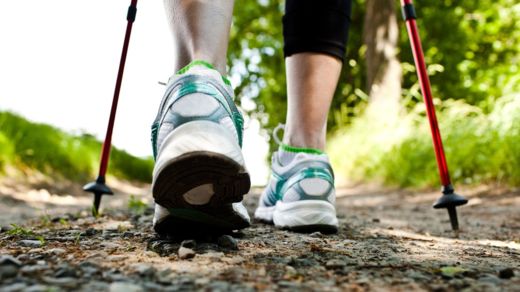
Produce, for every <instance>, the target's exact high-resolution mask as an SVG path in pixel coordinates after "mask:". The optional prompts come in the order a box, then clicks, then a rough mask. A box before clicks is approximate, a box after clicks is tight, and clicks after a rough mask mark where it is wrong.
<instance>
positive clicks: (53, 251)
mask: <svg viewBox="0 0 520 292" xmlns="http://www.w3.org/2000/svg"><path fill="white" fill-rule="evenodd" d="M48 252H49V253H51V254H54V255H60V254H64V253H65V250H64V249H63V248H58V247H57V248H53V249H49V250H48Z"/></svg>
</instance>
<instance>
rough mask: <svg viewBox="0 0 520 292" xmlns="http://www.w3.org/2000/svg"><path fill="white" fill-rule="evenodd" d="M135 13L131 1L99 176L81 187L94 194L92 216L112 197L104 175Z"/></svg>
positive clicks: (134, 2)
mask: <svg viewBox="0 0 520 292" xmlns="http://www.w3.org/2000/svg"><path fill="white" fill-rule="evenodd" d="M136 13H137V0H131V3H130V6H129V7H128V13H127V15H126V20H127V21H128V23H127V26H126V33H125V40H124V43H123V51H122V53H121V60H120V62H119V70H118V72H117V80H116V87H115V90H114V97H113V100H112V108H111V109H110V117H109V119H108V126H107V132H106V136H105V141H104V142H103V147H102V149H101V162H100V164H99V174H98V177H97V179H96V180H95V181H94V182H91V183H88V184H86V185H85V186H84V187H83V190H84V191H87V192H91V193H94V205H93V206H92V215H94V216H97V215H98V214H99V205H100V204H101V197H102V196H103V195H113V194H114V192H112V190H111V189H110V188H109V187H108V186H107V185H106V184H105V174H106V172H107V167H108V159H109V157H110V148H111V146H112V131H113V129H114V120H115V118H116V111H117V102H118V100H119V92H120V91H121V82H122V80H123V71H124V70H125V61H126V54H127V52H128V44H129V42H130V34H131V32H132V24H133V23H134V20H135V15H136Z"/></svg>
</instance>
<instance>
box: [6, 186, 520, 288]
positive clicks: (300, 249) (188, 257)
mask: <svg viewBox="0 0 520 292" xmlns="http://www.w3.org/2000/svg"><path fill="white" fill-rule="evenodd" d="M39 191H40V192H42V191H41V190H39ZM134 191H135V192H140V193H135V192H134ZM132 192H134V194H135V195H138V198H145V197H146V198H147V199H148V200H149V197H150V196H149V194H148V192H149V191H148V190H147V188H146V186H144V187H142V188H140V189H130V192H129V193H132ZM260 192H261V189H253V190H252V191H251V193H250V194H249V195H248V196H247V197H246V200H245V203H246V206H247V208H248V209H249V211H250V213H251V214H252V212H253V211H254V208H255V205H256V202H257V199H258V196H259V194H260ZM0 193H2V195H1V196H0V200H1V201H0V202H1V203H3V204H4V207H3V208H4V210H7V207H6V206H7V205H5V204H7V203H6V202H8V204H10V205H9V208H10V209H11V210H15V209H16V210H31V212H33V217H37V216H36V215H37V214H36V213H35V211H34V210H37V209H38V208H36V207H34V208H33V207H30V206H23V204H28V203H25V201H24V200H23V199H22V198H21V197H18V198H19V199H17V200H13V197H12V193H9V188H7V187H4V188H2V189H0ZM50 193H52V192H50ZM461 193H463V194H464V195H465V196H466V197H467V198H469V199H470V203H469V204H468V205H466V206H463V207H461V208H458V212H459V220H460V226H461V230H460V231H459V232H453V231H452V230H451V229H450V225H449V221H448V215H447V212H446V211H445V210H434V209H432V208H431V204H432V202H433V201H434V200H435V199H436V198H437V197H438V195H439V194H440V193H439V192H435V191H431V192H430V191H427V192H425V191H404V190H388V189H380V188H375V187H373V188H371V187H366V186H354V187H349V188H340V189H338V198H337V209H338V217H339V220H340V230H339V232H338V234H335V235H323V234H321V233H312V234H299V233H293V232H288V231H284V230H279V229H276V228H274V227H273V226H270V225H266V224H262V223H259V222H254V223H253V224H252V226H251V227H250V228H248V229H245V230H243V231H241V232H237V233H234V234H232V237H229V236H223V237H220V238H210V237H208V238H203V239H197V240H195V241H181V240H177V239H172V238H160V237H158V236H157V235H155V234H154V232H153V230H152V228H151V221H152V212H153V210H152V208H151V207H148V208H147V209H139V208H138V209H129V208H128V203H127V202H128V196H123V195H121V194H116V195H115V196H114V197H113V198H112V200H120V201H119V202H118V203H117V204H112V205H111V207H110V208H107V207H105V210H104V212H103V215H102V216H100V217H98V218H94V217H92V216H90V214H89V212H87V211H86V210H87V208H88V205H89V204H90V197H88V196H86V197H85V196H83V197H82V196H80V197H79V198H76V201H75V202H73V203H71V204H68V205H67V204H62V205H56V204H54V203H49V202H47V203H46V205H45V208H48V209H49V211H48V213H47V214H52V215H48V216H43V217H41V216H40V215H41V214H39V216H40V217H37V218H33V219H32V220H29V221H27V220H26V217H24V216H21V214H26V215H27V214H28V213H27V212H26V213H23V212H18V213H17V214H18V215H19V216H18V217H17V214H10V215H8V216H7V215H5V212H6V211H2V212H4V214H2V215H0V219H1V220H2V221H0V222H1V224H2V226H3V227H2V232H1V233H0V254H1V255H0V290H2V291H62V290H63V291H125V292H129V291H177V290H184V291H191V290H204V291H231V290H232V291H256V290H284V291H302V290H303V291H314V290H316V291H381V290H384V291H387V290H388V291H409V290H418V291H421V290H425V291H455V290H457V291H458V290H466V291H520V189H499V188H496V187H486V186H482V187H477V188H470V189H465V190H462V191H461ZM50 196H51V197H52V195H50ZM55 201H56V202H58V201H59V200H57V199H56V200H55ZM112 202H114V201H112ZM104 203H106V202H105V201H104ZM104 206H108V205H104ZM30 208H32V209H30ZM29 217H30V215H29ZM11 222H18V223H20V224H22V226H23V228H22V227H18V228H14V229H13V227H12V226H11V227H9V226H8V225H9V224H8V223H11ZM181 245H182V248H181ZM181 257H182V258H183V259H181Z"/></svg>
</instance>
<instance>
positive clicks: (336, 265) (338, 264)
mask: <svg viewBox="0 0 520 292" xmlns="http://www.w3.org/2000/svg"><path fill="white" fill-rule="evenodd" d="M346 265H347V263H346V262H345V261H342V260H338V259H332V260H329V261H327V263H326V264H325V267H326V268H327V269H332V270H335V269H341V268H343V267H344V266H346Z"/></svg>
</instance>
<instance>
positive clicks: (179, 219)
mask: <svg viewBox="0 0 520 292" xmlns="http://www.w3.org/2000/svg"><path fill="white" fill-rule="evenodd" d="M204 184H212V185H213V191H214V194H213V196H212V197H211V199H210V200H209V202H208V203H207V204H204V205H192V204H190V203H188V202H186V200H185V199H184V197H183V195H184V194H185V193H186V192H188V191H190V190H191V189H193V188H195V187H197V186H200V185H204ZM250 187H251V181H250V177H249V174H248V173H247V172H246V171H245V169H244V168H243V167H242V166H241V165H240V164H238V163H237V162H235V161H234V160H232V159H231V158H229V157H227V156H224V155H222V154H219V153H214V152H209V151H195V152H190V153H186V154H183V155H181V156H179V157H177V158H175V159H173V160H172V161H170V162H169V163H168V165H167V166H165V167H164V168H163V169H162V170H161V171H160V173H159V174H158V175H157V177H156V179H155V180H154V183H153V186H152V193H153V197H154V199H155V202H156V203H157V204H159V205H161V206H163V207H165V208H167V209H168V210H169V211H170V215H169V216H168V217H167V218H165V219H163V220H162V221H161V222H159V223H157V224H156V225H155V227H154V228H155V230H156V232H158V233H160V234H161V233H172V234H173V233H175V234H177V233H183V231H189V230H198V232H199V231H203V230H216V231H218V232H223V231H230V230H237V229H242V228H245V227H248V226H249V221H248V220H247V219H245V218H243V217H242V216H240V215H239V214H238V213H237V212H236V211H235V210H234V209H233V207H232V203H235V202H240V201H242V199H243V197H244V195H245V194H247V193H248V192H249V189H250Z"/></svg>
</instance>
